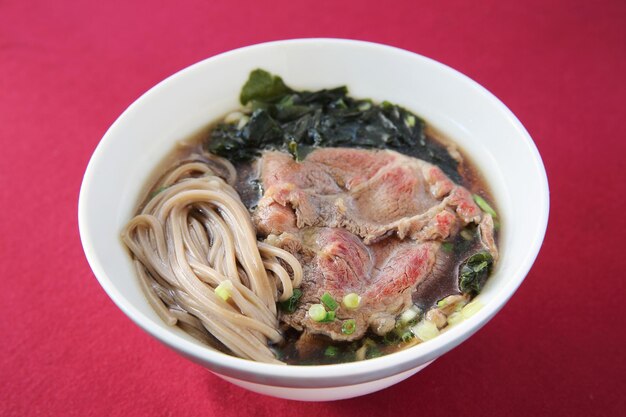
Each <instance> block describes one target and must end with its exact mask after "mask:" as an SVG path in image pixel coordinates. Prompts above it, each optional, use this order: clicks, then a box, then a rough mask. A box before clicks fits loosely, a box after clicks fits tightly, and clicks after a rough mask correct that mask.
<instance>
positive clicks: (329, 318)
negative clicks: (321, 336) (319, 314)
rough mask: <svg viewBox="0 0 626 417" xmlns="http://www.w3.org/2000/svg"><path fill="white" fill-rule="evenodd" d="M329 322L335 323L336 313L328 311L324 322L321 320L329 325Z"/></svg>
mask: <svg viewBox="0 0 626 417" xmlns="http://www.w3.org/2000/svg"><path fill="white" fill-rule="evenodd" d="M329 321H335V312H334V311H327V312H326V317H324V319H323V320H320V322H321V323H327V322H329Z"/></svg>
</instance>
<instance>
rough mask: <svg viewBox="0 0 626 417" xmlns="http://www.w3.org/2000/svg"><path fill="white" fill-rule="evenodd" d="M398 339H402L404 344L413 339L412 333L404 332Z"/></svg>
mask: <svg viewBox="0 0 626 417" xmlns="http://www.w3.org/2000/svg"><path fill="white" fill-rule="evenodd" d="M400 338H401V339H402V341H403V342H404V343H406V342H408V341H409V340H411V339H413V333H411V332H410V331H406V332H404V333H402V336H400Z"/></svg>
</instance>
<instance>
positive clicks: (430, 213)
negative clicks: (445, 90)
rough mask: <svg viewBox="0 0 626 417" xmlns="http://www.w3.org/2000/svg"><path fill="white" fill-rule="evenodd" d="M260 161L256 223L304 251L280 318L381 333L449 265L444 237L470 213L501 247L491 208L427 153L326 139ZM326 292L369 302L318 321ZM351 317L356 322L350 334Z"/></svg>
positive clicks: (273, 238)
mask: <svg viewBox="0 0 626 417" xmlns="http://www.w3.org/2000/svg"><path fill="white" fill-rule="evenodd" d="M259 163H260V172H261V181H262V185H263V189H264V194H263V197H262V198H261V199H260V201H259V203H258V206H257V209H256V210H255V212H254V215H253V218H254V222H255V224H256V226H257V230H258V232H259V234H261V235H263V236H266V237H267V240H268V242H269V243H271V244H273V245H275V246H279V247H282V248H284V249H286V250H288V251H289V252H291V253H293V254H294V255H295V256H296V257H298V258H299V260H300V261H301V263H302V265H303V271H304V279H303V282H302V285H301V290H302V294H303V295H302V298H301V299H300V303H299V306H298V309H297V310H296V311H295V312H294V313H292V314H283V315H282V317H281V320H282V321H284V322H285V323H287V324H288V325H290V326H291V327H293V328H295V329H297V330H303V331H306V332H307V334H323V335H327V336H329V337H331V338H333V339H334V340H345V341H348V340H355V339H359V338H361V337H362V336H363V334H364V333H365V332H366V331H367V329H368V328H371V329H372V330H373V331H374V332H375V333H377V334H381V335H382V334H385V333H387V332H388V331H390V330H391V329H393V326H394V324H395V317H396V316H397V315H398V314H399V313H401V312H402V311H404V310H405V309H406V308H408V307H409V306H410V305H411V304H412V303H413V300H412V296H413V295H414V294H415V293H420V288H421V287H424V288H426V287H429V286H432V285H433V284H432V283H433V282H436V280H437V279H438V277H439V276H441V275H442V274H444V273H449V271H450V267H449V266H446V265H447V262H446V259H447V255H446V254H444V253H443V252H442V251H440V248H441V242H442V241H443V240H444V239H447V238H449V237H450V236H454V235H456V234H457V233H458V231H459V230H460V229H461V228H462V227H464V226H466V225H467V224H468V223H475V224H477V225H478V230H479V233H480V237H481V242H482V244H483V245H484V246H485V247H486V248H487V249H488V250H489V251H490V252H492V254H493V255H494V257H496V256H497V250H496V247H495V243H494V240H493V221H492V219H491V217H490V216H489V215H486V214H484V213H482V212H481V210H480V209H479V208H478V206H476V204H475V203H474V201H473V199H472V196H471V194H470V192H469V191H468V190H466V189H465V188H463V187H461V186H459V185H456V184H454V183H453V182H452V181H451V180H450V179H449V178H448V177H447V176H446V175H445V174H444V173H443V172H442V171H441V170H440V169H439V168H438V167H436V166H434V165H431V164H429V163H427V162H424V161H421V160H418V159H415V158H410V157H407V156H404V155H401V154H399V153H396V152H392V151H379V150H375V151H373V150H360V149H347V148H322V149H318V150H316V151H314V152H312V153H311V154H309V155H308V157H307V158H306V159H305V160H304V161H300V162H298V161H295V160H294V159H293V158H292V157H291V155H289V154H286V153H281V152H265V153H264V154H263V156H262V158H261V160H260V162H259ZM424 284H425V285H424ZM326 292H328V293H329V294H330V295H331V296H332V297H333V298H334V299H335V300H337V301H338V302H340V301H341V299H342V298H343V297H344V296H345V295H346V294H348V293H351V292H354V293H357V294H359V295H360V296H361V297H362V301H361V305H360V306H359V308H358V309H356V310H348V309H346V308H344V307H343V306H342V305H341V304H340V307H339V308H338V310H337V311H336V320H334V321H333V322H327V323H318V322H315V321H313V320H311V319H310V317H308V315H307V311H308V309H309V307H310V306H311V304H317V303H320V302H321V301H320V299H321V297H322V295H323V294H324V293H326ZM348 319H354V320H355V321H356V330H355V331H354V333H352V334H349V335H346V334H343V333H342V331H341V328H342V325H343V323H344V322H345V321H346V320H348Z"/></svg>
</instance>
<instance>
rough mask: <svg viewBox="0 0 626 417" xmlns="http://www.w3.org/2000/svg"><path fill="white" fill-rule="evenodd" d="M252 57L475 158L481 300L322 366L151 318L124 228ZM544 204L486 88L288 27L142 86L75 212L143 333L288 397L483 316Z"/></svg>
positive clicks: (458, 333) (327, 386) (420, 349)
mask: <svg viewBox="0 0 626 417" xmlns="http://www.w3.org/2000/svg"><path fill="white" fill-rule="evenodd" d="M256 68H263V69H266V70H268V71H270V72H272V73H275V74H278V75H280V76H281V77H282V78H283V79H284V80H285V82H286V83H287V85H290V86H291V87H293V88H297V89H311V90H312V89H318V88H325V87H334V86H339V85H346V86H348V88H349V91H350V94H351V95H352V96H354V97H361V98H371V99H373V100H375V101H383V100H388V101H390V102H393V103H397V104H399V105H401V106H403V107H405V108H407V109H409V110H411V111H413V112H414V113H416V114H418V115H420V116H422V117H423V118H424V119H425V120H426V121H427V123H429V124H430V125H432V126H434V127H435V128H436V129H437V130H439V131H440V132H442V133H443V134H444V135H445V136H447V137H449V138H451V139H453V140H454V141H455V142H456V143H457V144H458V145H459V146H460V147H461V148H462V149H463V150H464V151H465V154H466V155H468V156H469V157H470V158H471V159H472V160H473V161H474V163H475V164H476V165H477V166H478V167H479V169H480V170H481V172H482V174H483V175H484V177H485V178H486V181H487V183H488V184H489V186H490V188H491V191H492V194H493V196H494V198H495V201H496V202H497V206H498V210H499V213H498V215H499V218H500V221H501V234H500V259H499V262H498V264H497V266H496V268H495V270H494V273H493V275H492V276H491V277H490V278H489V280H488V281H487V284H486V285H485V287H484V289H483V291H482V292H481V293H480V295H478V296H477V298H476V299H477V301H478V302H479V303H480V305H482V308H481V309H480V310H479V311H478V312H477V313H476V314H474V315H473V316H471V317H469V318H468V319H466V320H465V321H464V322H462V323H460V324H457V325H455V326H452V327H451V328H449V329H447V330H446V331H445V332H443V333H442V334H440V335H439V336H437V337H436V338H434V339H432V340H429V341H427V342H425V343H421V344H418V345H416V346H414V347H411V348H408V349H405V350H402V351H400V352H397V353H393V354H390V355H387V356H382V357H379V358H374V359H369V360H365V361H362V362H354V363H344V364H337V365H318V366H291V365H287V366H286V365H275V364H266V363H259V362H253V361H249V360H244V359H240V358H236V357H233V356H229V355H226V354H222V353H220V352H216V351H214V350H211V349H208V348H206V347H205V346H203V345H202V344H201V343H200V342H198V341H196V340H195V339H193V338H192V337H191V336H189V335H188V334H186V333H185V332H183V331H181V330H180V329H179V328H178V327H169V326H168V325H166V324H165V323H164V322H162V321H161V320H160V318H159V317H158V316H157V314H156V313H155V312H154V311H153V310H152V308H151V307H150V305H149V304H148V301H147V299H146V298H145V297H144V295H143V293H142V291H141V288H140V286H139V283H138V280H137V277H136V276H135V273H134V270H133V267H132V263H131V258H130V256H129V253H128V251H127V250H126V248H125V247H124V245H123V244H122V242H121V240H120V232H121V230H122V229H123V227H124V225H125V224H126V222H127V221H128V220H129V219H130V218H131V217H132V216H133V213H134V212H135V210H136V208H137V206H138V203H139V198H140V196H141V195H142V191H143V190H145V187H146V185H147V182H148V180H149V179H150V178H151V177H152V176H153V175H154V171H155V169H156V167H157V166H158V165H159V162H160V161H162V160H163V159H164V157H165V156H166V155H167V154H168V153H169V152H170V151H171V150H172V149H173V148H174V146H175V143H176V142H177V141H179V140H181V139H184V138H187V137H189V136H191V135H193V134H194V133H195V132H198V131H199V130H200V129H202V128H205V127H206V126H207V125H208V124H209V123H210V122H212V121H215V120H218V119H219V118H221V117H223V116H224V115H225V114H227V113H228V112H230V111H232V110H235V109H237V108H238V107H239V103H238V97H239V91H240V89H241V86H242V85H243V83H244V82H245V81H246V79H247V77H248V75H249V73H250V71H251V70H253V69H256ZM548 211H549V191H548V182H547V178H546V173H545V169H544V167H543V163H542V160H541V157H540V155H539V153H538V151H537V148H536V147H535V145H534V143H533V141H532V139H531V138H530V136H529V134H528V133H527V131H526V130H525V129H524V127H523V126H522V124H521V123H520V122H519V121H518V119H517V118H516V117H515V116H514V115H513V113H511V111H510V110H509V109H508V108H507V107H506V106H505V105H504V104H503V103H502V102H500V101H499V100H498V99H497V98H496V97H495V96H494V95H492V94H491V93H489V92H488V91H487V90H486V89H485V88H483V87H481V86H480V85H479V84H477V83H476V82H474V81H472V80H471V79H469V78H468V77H466V76H464V75H463V74H461V73H459V72H457V71H455V70H453V69H451V68H449V67H447V66H445V65H443V64H441V63H438V62H436V61H433V60H431V59H429V58H426V57H423V56H420V55H417V54H415V53H412V52H408V51H405V50H401V49H397V48H394V47H390V46H385V45H379V44H373V43H368V42H361V41H352V40H341V39H296V40H287V41H279V42H270V43H265V44H259V45H254V46H249V47H245V48H241V49H237V50H233V51H230V52H226V53H223V54H220V55H217V56H214V57H211V58H209V59H206V60H204V61H201V62H199V63H196V64H194V65H192V66H190V67H188V68H186V69H184V70H182V71H180V72H178V73H176V74H174V75H172V76H171V77H169V78H167V79H166V80H164V81H162V82H161V83H159V84H158V85H156V86H155V87H153V88H152V89H150V90H149V91H148V92H146V93H145V94H144V95H142V96H141V97H140V98H139V99H137V100H136V101H135V102H134V103H133V104H132V105H131V106H130V107H128V109H126V111H124V113H122V115H121V116H120V117H119V118H118V119H117V120H116V121H115V122H114V123H113V125H112V126H111V127H110V128H109V130H108V131H107V132H106V134H105V135H104V137H103V138H102V140H101V141H100V143H99V145H98V146H97V148H96V150H95V152H94V154H93V156H92V158H91V160H90V162H89V165H88V167H87V170H86V172H85V176H84V179H83V183H82V187H81V191H80V198H79V205H78V220H79V227H80V236H81V240H82V244H83V248H84V251H85V255H86V257H87V260H88V261H89V264H90V266H91V268H92V270H93V272H94V275H95V276H96V278H97V279H98V281H99V282H100V284H101V285H102V288H103V289H104V290H105V291H106V293H107V294H108V295H109V297H110V298H111V299H112V300H113V302H114V303H115V304H116V305H117V306H118V307H119V308H120V309H121V310H122V311H123V312H124V313H125V314H126V315H127V316H128V317H129V318H130V319H131V320H133V321H134V322H135V323H136V324H137V325H138V326H139V327H141V328H142V329H143V330H145V331H146V332H148V333H149V334H150V335H152V336H154V337H155V338H156V339H158V340H159V341H160V342H162V343H164V344H165V345H167V346H169V347H171V348H172V349H174V350H175V351H177V352H179V353H180V354H182V355H184V356H185V357H187V358H189V359H190V360H192V361H194V362H196V363H198V364H200V365H202V366H204V367H206V368H207V369H209V370H210V371H211V372H214V373H215V374H217V375H219V376H220V377H222V378H224V379H226V380H228V381H230V382H232V383H234V384H237V385H240V386H242V387H245V388H247V389H250V390H252V391H256V392H259V393H263V394H267V395H272V396H276V397H282V398H289V399H297V400H334V399H340V398H349V397H354V396H358V395H363V394H367V393H370V392H373V391H376V390H380V389H382V388H385V387H388V386H390V385H392V384H394V383H397V382H399V381H401V380H403V379H405V378H408V377H409V376H411V375H413V374H415V373H416V372H418V371H419V370H420V369H422V368H424V367H425V366H427V365H428V364H430V363H431V362H432V361H433V360H435V359H436V358H437V357H439V356H441V355H443V354H444V353H446V352H448V351H450V350H451V349H453V348H454V347H456V346H458V345H459V344H460V343H462V342H463V341H464V340H466V339H467V338H468V337H470V336H471V335H472V334H474V333H475V332H476V331H477V330H479V329H480V328H481V327H482V326H483V325H485V324H486V323H487V322H488V321H489V320H490V319H491V318H492V317H493V316H494V315H495V314H496V313H497V312H498V311H499V310H500V309H501V308H502V306H504V304H505V303H506V302H507V301H508V300H509V298H510V297H511V296H512V295H513V293H514V292H515V290H516V289H517V288H518V286H519V285H520V284H521V283H522V281H523V280H524V278H525V276H526V274H527V273H528V271H529V269H530V268H531V266H532V264H533V262H534V260H535V258H536V256H537V254H538V252H539V249H540V247H541V244H542V241H543V237H544V234H545V230H546V226H547V219H548ZM147 377H148V376H147V375H146V378H147Z"/></svg>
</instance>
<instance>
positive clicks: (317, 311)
mask: <svg viewBox="0 0 626 417" xmlns="http://www.w3.org/2000/svg"><path fill="white" fill-rule="evenodd" d="M309 317H311V320H313V321H322V320H324V319H325V318H326V309H324V306H323V305H321V304H312V305H311V307H309Z"/></svg>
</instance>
